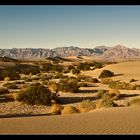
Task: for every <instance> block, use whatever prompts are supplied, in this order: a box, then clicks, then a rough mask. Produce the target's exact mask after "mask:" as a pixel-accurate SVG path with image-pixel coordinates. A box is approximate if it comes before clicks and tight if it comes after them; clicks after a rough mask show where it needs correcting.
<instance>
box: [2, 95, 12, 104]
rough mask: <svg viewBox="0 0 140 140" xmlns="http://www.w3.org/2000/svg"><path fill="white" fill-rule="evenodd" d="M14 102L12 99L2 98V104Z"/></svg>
mask: <svg viewBox="0 0 140 140" xmlns="http://www.w3.org/2000/svg"><path fill="white" fill-rule="evenodd" d="M11 101H13V99H12V98H8V97H5V96H0V103H7V102H11Z"/></svg>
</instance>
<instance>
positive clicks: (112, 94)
mask: <svg viewBox="0 0 140 140" xmlns="http://www.w3.org/2000/svg"><path fill="white" fill-rule="evenodd" d="M108 94H109V96H110V97H111V98H113V99H118V98H119V97H120V91H119V90H115V89H113V90H109V91H108Z"/></svg>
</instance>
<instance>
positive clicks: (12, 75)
mask: <svg viewBox="0 0 140 140" xmlns="http://www.w3.org/2000/svg"><path fill="white" fill-rule="evenodd" d="M5 77H9V80H19V79H20V75H19V73H18V72H16V71H15V70H14V69H13V68H12V67H6V68H5V69H3V70H2V71H1V78H2V80H4V78H5Z"/></svg>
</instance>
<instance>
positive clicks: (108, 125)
mask: <svg viewBox="0 0 140 140" xmlns="http://www.w3.org/2000/svg"><path fill="white" fill-rule="evenodd" d="M139 118H140V108H139V107H138V106H132V107H120V108H119V107H117V108H108V109H98V110H95V111H93V112H89V113H82V114H75V115H60V116H59V115H58V116H40V117H20V118H3V119H0V124H1V125H0V133H1V134H140V129H139V128H140V119H139Z"/></svg>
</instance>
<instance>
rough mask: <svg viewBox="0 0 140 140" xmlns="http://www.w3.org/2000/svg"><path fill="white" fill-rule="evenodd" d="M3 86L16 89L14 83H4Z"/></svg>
mask: <svg viewBox="0 0 140 140" xmlns="http://www.w3.org/2000/svg"><path fill="white" fill-rule="evenodd" d="M3 86H5V87H7V88H8V89H18V87H17V85H16V84H15V83H6V84H4V85H3Z"/></svg>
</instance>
